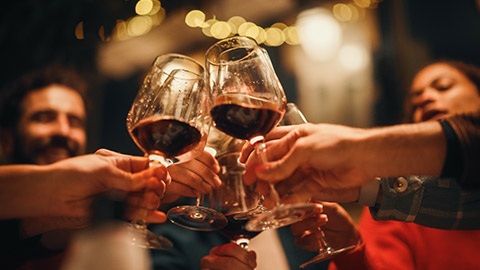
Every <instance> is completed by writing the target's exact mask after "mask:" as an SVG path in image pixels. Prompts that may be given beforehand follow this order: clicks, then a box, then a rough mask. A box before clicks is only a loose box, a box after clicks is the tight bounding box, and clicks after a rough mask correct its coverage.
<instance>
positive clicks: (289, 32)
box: [283, 26, 300, 45]
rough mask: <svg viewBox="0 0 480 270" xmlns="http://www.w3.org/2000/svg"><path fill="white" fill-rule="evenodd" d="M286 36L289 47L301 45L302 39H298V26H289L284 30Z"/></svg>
mask: <svg viewBox="0 0 480 270" xmlns="http://www.w3.org/2000/svg"><path fill="white" fill-rule="evenodd" d="M283 33H284V34H285V42H286V43H287V44H289V45H298V44H300V39H299V38H298V32H297V27H296V26H289V27H287V28H285V29H283Z"/></svg>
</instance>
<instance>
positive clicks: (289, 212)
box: [245, 203, 315, 232]
mask: <svg viewBox="0 0 480 270" xmlns="http://www.w3.org/2000/svg"><path fill="white" fill-rule="evenodd" d="M314 208H315V204H313V203H301V204H289V205H283V204H282V205H277V206H275V207H274V208H273V209H271V210H269V211H267V212H264V213H261V214H258V215H255V216H254V217H253V218H252V219H250V221H248V223H247V225H246V226H245V228H246V229H247V230H248V231H254V232H258V231H264V230H268V229H277V228H280V227H284V226H288V225H290V224H293V223H295V222H298V221H301V220H303V219H304V218H305V217H307V216H310V215H311V214H312V213H313V210H314Z"/></svg>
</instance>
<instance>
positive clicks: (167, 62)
mask: <svg viewBox="0 0 480 270" xmlns="http://www.w3.org/2000/svg"><path fill="white" fill-rule="evenodd" d="M204 82H205V81H204V78H203V68H202V67H201V65H200V64H198V63H197V62H196V61H194V60H193V59H190V58H188V57H186V56H182V55H178V54H167V55H161V56H159V57H157V59H156V60H155V62H154V64H153V66H152V68H151V70H150V71H149V73H148V74H147V76H146V77H145V80H144V83H143V85H142V87H141V88H140V90H139V92H138V94H137V96H136V98H135V100H134V102H133V104H132V107H131V109H130V111H129V113H128V117H127V128H128V131H129V133H130V135H131V137H132V138H133V140H134V141H135V143H136V144H137V146H138V147H139V148H140V149H141V150H142V151H143V152H144V153H145V155H146V156H148V158H149V160H150V166H165V167H168V166H170V165H171V164H173V163H175V162H184V161H188V160H190V159H192V158H194V157H195V156H196V155H198V153H200V152H201V151H203V147H204V146H205V141H206V137H207V134H208V128H209V125H210V123H209V117H208V108H209V107H208V106H209V100H210V98H209V94H208V92H207V91H206V90H205V84H204ZM192 100H195V102H192ZM212 212H213V211H212ZM134 227H135V228H137V229H138V230H139V231H141V232H142V233H143V235H145V237H146V239H145V240H140V243H138V241H137V242H136V243H137V244H139V245H144V246H146V247H149V248H159V249H161V248H164V246H162V244H160V242H161V241H163V242H164V243H165V242H166V243H168V242H169V241H167V240H166V239H165V238H163V237H158V236H156V235H154V234H153V233H151V232H149V231H148V230H147V229H146V224H145V222H144V217H141V218H140V219H139V220H137V221H135V222H134ZM168 244H169V246H171V243H168Z"/></svg>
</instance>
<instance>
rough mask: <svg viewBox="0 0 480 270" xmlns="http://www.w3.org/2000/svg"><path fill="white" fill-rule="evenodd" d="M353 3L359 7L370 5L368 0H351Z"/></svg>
mask: <svg viewBox="0 0 480 270" xmlns="http://www.w3.org/2000/svg"><path fill="white" fill-rule="evenodd" d="M353 3H355V5H357V6H359V7H361V8H368V7H369V6H370V0H353Z"/></svg>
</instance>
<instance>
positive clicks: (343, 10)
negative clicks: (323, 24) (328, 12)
mask: <svg viewBox="0 0 480 270" xmlns="http://www.w3.org/2000/svg"><path fill="white" fill-rule="evenodd" d="M333 16H335V18H337V20H339V21H341V22H348V21H350V20H351V19H352V11H351V10H350V7H349V6H347V5H345V4H336V5H335V6H333Z"/></svg>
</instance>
